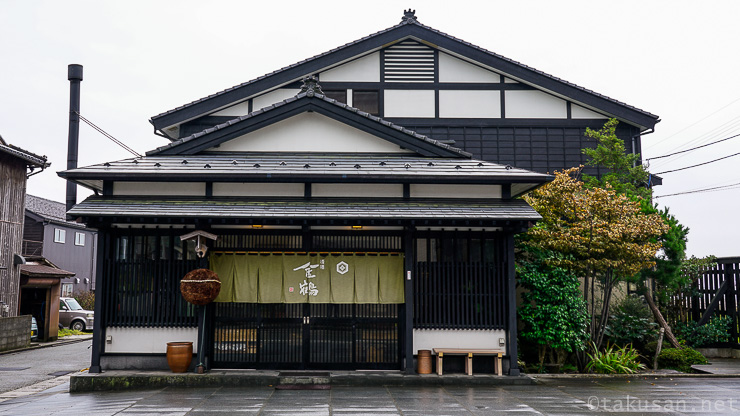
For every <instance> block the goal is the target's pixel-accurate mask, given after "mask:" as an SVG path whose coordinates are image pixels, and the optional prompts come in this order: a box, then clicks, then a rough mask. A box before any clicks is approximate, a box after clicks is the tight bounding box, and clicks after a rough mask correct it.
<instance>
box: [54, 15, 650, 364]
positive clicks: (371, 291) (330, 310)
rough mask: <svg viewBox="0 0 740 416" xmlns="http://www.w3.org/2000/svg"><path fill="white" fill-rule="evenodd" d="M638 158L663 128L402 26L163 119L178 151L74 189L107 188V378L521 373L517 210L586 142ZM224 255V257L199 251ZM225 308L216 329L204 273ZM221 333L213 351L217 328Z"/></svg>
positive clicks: (521, 219) (102, 277) (103, 292)
mask: <svg viewBox="0 0 740 416" xmlns="http://www.w3.org/2000/svg"><path fill="white" fill-rule="evenodd" d="M609 117H617V118H619V119H620V120H621V121H622V123H620V130H619V132H618V134H619V135H620V137H623V138H624V140H625V143H626V144H628V146H627V148H628V149H632V150H633V151H639V144H640V133H641V132H645V131H646V130H649V129H651V128H652V127H653V126H654V124H655V123H656V122H657V117H656V116H654V115H652V114H650V113H646V112H644V111H642V110H639V109H636V108H633V107H630V106H628V105H626V104H623V103H620V102H617V101H615V100H612V99H610V98H607V97H604V96H601V95H598V94H596V93H594V92H592V91H588V90H585V89H583V88H580V87H578V86H575V85H573V84H570V83H567V82H565V81H563V80H560V79H557V78H554V77H552V76H549V75H547V74H544V73H542V72H539V71H536V70H534V69H532V68H529V67H526V66H524V65H521V64H519V63H517V62H514V61H511V60H509V59H506V58H504V57H501V56H499V55H496V54H494V53H491V52H488V51H486V50H484V49H482V48H479V47H477V46H473V45H471V44H469V43H466V42H464V41H461V40H459V39H456V38H454V37H451V36H449V35H446V34H444V33H441V32H439V31H437V30H435V29H432V28H429V27H427V26H424V25H422V24H420V23H419V22H418V21H417V20H416V17H415V15H414V13H413V12H411V11H408V12H406V13H405V15H404V18H403V20H402V22H401V23H400V24H398V25H396V26H393V27H391V28H388V29H386V30H383V31H381V32H378V33H376V34H373V35H370V36H368V37H365V38H363V39H360V40H358V41H355V42H352V43H349V44H347V45H344V46H342V47H339V48H336V49H334V50H332V51H329V52H327V53H324V54H321V55H319V56H316V57H314V58H311V59H308V60H305V61H302V62H299V63H297V64H295V65H292V66H289V67H287V68H284V69H281V70H279V71H276V72H273V73H271V74H268V75H265V76H263V77H260V78H258V79H255V80H253V81H249V82H247V83H244V84H241V85H238V86H236V87H233V88H230V89H228V90H225V91H222V92H220V93H217V94H214V95H211V96H209V97H206V98H203V99H201V100H198V101H195V102H193V103H190V104H187V105H184V106H182V107H179V108H177V109H174V110H171V111H168V112H166V113H163V114H160V115H158V116H155V117H153V118H152V120H151V121H152V123H153V124H154V126H155V129H156V130H157V131H159V132H160V133H162V134H163V135H165V136H166V137H167V138H169V140H170V143H168V144H165V145H163V146H161V147H159V148H157V149H154V150H152V151H150V152H147V154H146V156H144V157H139V158H133V159H126V160H120V161H115V162H108V163H103V164H99V165H93V166H88V167H83V168H76V169H72V170H67V171H65V172H61V173H60V176H62V177H64V178H66V179H68V180H70V181H73V182H75V183H77V184H80V185H82V186H85V187H88V188H90V189H93V190H95V192H96V195H95V196H91V197H89V198H88V199H86V200H85V201H83V202H81V203H79V204H77V205H76V206H74V207H72V208H71V209H70V210H69V214H70V215H71V216H73V217H76V218H80V219H81V220H82V221H83V222H85V223H87V224H88V226H92V227H95V228H97V229H98V230H99V246H98V247H99V252H98V253H99V254H98V259H99V264H98V267H97V270H98V278H97V290H96V295H97V296H96V301H97V304H96V320H95V322H96V328H95V336H94V343H93V346H94V348H93V349H94V351H93V362H92V367H91V371H101V370H104V369H109V368H110V369H113V368H158V367H164V366H165V364H164V357H163V352H164V350H165V345H166V342H168V341H184V340H192V341H194V342H195V343H196V348H197V349H201V350H202V353H203V354H204V356H205V365H206V366H207V367H209V368H276V369H288V368H301V369H302V368H317V369H336V368H340V369H399V370H407V371H412V370H413V368H414V363H413V356H414V355H415V354H416V352H417V351H418V350H419V349H431V348H443V347H448V348H449V347H461V348H498V347H501V348H504V349H505V351H506V354H505V357H504V371H505V373H506V374H511V375H516V374H518V373H519V369H518V368H517V360H516V358H517V343H516V305H515V303H516V302H515V280H514V262H513V258H514V250H513V244H514V243H513V241H514V240H513V238H514V235H515V234H517V233H521V232H523V231H526V230H527V229H528V228H529V227H531V226H532V225H533V224H534V222H536V221H537V220H538V219H539V218H540V216H539V215H538V214H537V213H536V212H535V211H534V210H533V209H532V208H531V207H529V206H528V205H527V204H526V202H524V201H523V200H522V199H520V198H518V197H519V196H520V195H522V194H523V193H525V192H527V191H529V190H531V189H534V188H535V187H537V186H539V185H542V184H544V183H546V182H547V181H549V180H551V178H552V177H551V176H550V175H549V174H547V172H549V171H553V170H555V169H559V168H563V167H567V166H572V165H574V164H579V163H581V161H582V160H583V159H582V157H583V156H582V155H581V152H580V149H581V148H583V147H587V146H589V143H588V139H587V138H585V137H583V131H584V130H585V128H586V127H592V128H598V127H600V126H601V125H602V124H603V123H604V121H605V120H606V119H607V118H609ZM194 229H197V230H203V231H207V232H209V233H211V234H215V235H217V236H218V239H217V240H216V241H215V242H213V243H209V250H208V256H207V259H204V260H199V259H197V258H196V256H195V252H194V250H193V247H190V246H188V245H187V244H183V243H182V242H181V241H180V239H179V236H181V235H183V234H185V233H188V232H190V231H192V230H194ZM198 267H208V268H211V269H212V270H214V271H216V272H217V273H218V274H219V276H220V278H221V280H222V282H223V283H222V288H221V293H220V295H219V297H218V298H217V299H216V301H215V302H214V303H212V304H210V305H208V306H207V307H206V311H205V315H201V314H199V313H198V310H196V309H195V308H194V307H192V306H191V305H189V304H187V303H186V302H185V301H184V300H183V299H182V298H181V296H180V293H179V280H180V279H181V278H182V277H183V276H184V275H185V273H187V272H188V271H190V270H192V269H195V268H198ZM199 321H200V327H201V328H203V329H204V330H205V331H204V334H203V335H202V336H200V337H199V336H198V330H197V329H198V327H199Z"/></svg>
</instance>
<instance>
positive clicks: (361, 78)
mask: <svg viewBox="0 0 740 416" xmlns="http://www.w3.org/2000/svg"><path fill="white" fill-rule="evenodd" d="M319 81H326V82H380V52H375V53H371V54H370V55H367V56H363V57H362V58H359V59H355V60H354V61H350V62H347V63H346V64H343V65H340V66H338V67H336V68H332V69H330V70H328V71H324V72H322V73H320V74H319Z"/></svg>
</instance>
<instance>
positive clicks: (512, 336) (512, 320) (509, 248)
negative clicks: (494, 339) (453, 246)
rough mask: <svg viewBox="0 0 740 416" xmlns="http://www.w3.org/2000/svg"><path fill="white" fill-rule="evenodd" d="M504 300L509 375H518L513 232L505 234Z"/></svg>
mask: <svg viewBox="0 0 740 416" xmlns="http://www.w3.org/2000/svg"><path fill="white" fill-rule="evenodd" d="M505 244H506V302H507V305H508V308H507V315H508V316H507V317H508V325H507V329H508V337H509V342H508V343H507V345H506V348H507V354H508V356H509V375H510V376H518V375H519V363H518V361H519V355H518V353H517V340H516V336H517V327H516V271H515V269H514V234H513V233H508V234H507V235H506V242H505Z"/></svg>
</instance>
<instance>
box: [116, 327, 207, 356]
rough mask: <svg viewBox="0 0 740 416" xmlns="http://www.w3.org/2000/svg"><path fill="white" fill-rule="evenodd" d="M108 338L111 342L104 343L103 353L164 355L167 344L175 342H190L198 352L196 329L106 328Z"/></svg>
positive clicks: (194, 350)
mask: <svg viewBox="0 0 740 416" xmlns="http://www.w3.org/2000/svg"><path fill="white" fill-rule="evenodd" d="M108 336H110V337H111V341H112V342H111V343H110V344H108V343H107V341H106V344H105V352H123V353H141V354H164V353H166V352H167V343H168V342H176V341H190V342H192V343H193V352H197V351H198V329H197V328H106V329H105V337H106V338H107V337H108Z"/></svg>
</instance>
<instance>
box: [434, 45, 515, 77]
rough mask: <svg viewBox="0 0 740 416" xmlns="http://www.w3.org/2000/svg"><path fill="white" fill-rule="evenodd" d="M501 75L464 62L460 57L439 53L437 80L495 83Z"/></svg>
mask: <svg viewBox="0 0 740 416" xmlns="http://www.w3.org/2000/svg"><path fill="white" fill-rule="evenodd" d="M500 81H501V77H500V76H499V75H498V74H497V73H495V72H491V71H489V70H487V69H483V68H481V67H479V66H477V65H473V64H471V63H468V62H465V61H463V60H462V59H458V58H455V57H454V56H450V55H447V54H446V53H444V52H440V53H439V82H483V83H486V82H488V83H497V82H500Z"/></svg>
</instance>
